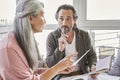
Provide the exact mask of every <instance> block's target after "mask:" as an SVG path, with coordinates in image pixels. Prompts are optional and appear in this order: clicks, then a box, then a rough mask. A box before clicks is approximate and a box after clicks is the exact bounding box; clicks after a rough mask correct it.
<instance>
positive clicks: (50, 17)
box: [40, 0, 73, 24]
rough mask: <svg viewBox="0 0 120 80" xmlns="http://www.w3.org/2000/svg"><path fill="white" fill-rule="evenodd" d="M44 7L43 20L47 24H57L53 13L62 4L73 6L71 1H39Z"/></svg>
mask: <svg viewBox="0 0 120 80" xmlns="http://www.w3.org/2000/svg"><path fill="white" fill-rule="evenodd" d="M40 1H42V2H43V3H44V6H45V8H44V9H45V19H46V23H47V24H57V22H56V20H55V12H56V10H57V8H58V7H59V6H60V5H62V4H71V5H72V4H73V0H40Z"/></svg>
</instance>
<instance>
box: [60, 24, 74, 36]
mask: <svg viewBox="0 0 120 80" xmlns="http://www.w3.org/2000/svg"><path fill="white" fill-rule="evenodd" d="M71 30H72V26H71V27H68V26H67V25H63V26H61V32H62V34H65V35H66V34H68V33H69V32H70V31H71Z"/></svg>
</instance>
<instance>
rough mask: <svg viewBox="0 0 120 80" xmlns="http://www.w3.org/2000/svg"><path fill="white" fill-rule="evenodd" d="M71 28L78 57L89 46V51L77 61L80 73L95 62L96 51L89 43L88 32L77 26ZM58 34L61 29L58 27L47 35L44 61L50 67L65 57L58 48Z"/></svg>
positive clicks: (86, 70)
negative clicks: (74, 36)
mask: <svg viewBox="0 0 120 80" xmlns="http://www.w3.org/2000/svg"><path fill="white" fill-rule="evenodd" d="M73 29H74V31H75V35H76V50H77V52H78V58H79V57H81V56H82V55H83V54H84V53H85V52H86V51H87V50H88V49H90V48H91V50H90V52H89V53H88V54H87V55H86V56H85V57H84V58H83V59H82V60H81V61H80V62H79V63H78V64H79V65H80V73H87V72H88V66H89V67H91V65H92V64H95V63H96V60H97V58H96V53H95V51H94V50H93V47H92V45H91V40H90V37H89V34H88V33H87V32H85V31H83V30H80V29H78V28H77V27H74V28H73ZM60 36H61V30H60V29H59V28H58V29H57V30H55V31H53V32H51V33H50V34H49V35H48V38H47V42H46V47H47V48H46V49H47V58H46V63H47V65H48V67H52V66H53V65H55V64H56V63H58V62H59V61H60V60H61V59H63V58H64V57H65V50H64V51H62V52H61V51H59V49H58V47H59V46H58V39H59V38H60Z"/></svg>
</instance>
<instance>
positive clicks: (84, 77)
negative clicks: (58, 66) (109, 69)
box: [60, 73, 120, 80]
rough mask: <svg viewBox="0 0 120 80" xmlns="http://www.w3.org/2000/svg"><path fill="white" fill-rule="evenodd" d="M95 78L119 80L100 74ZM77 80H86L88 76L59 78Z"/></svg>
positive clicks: (118, 79)
mask: <svg viewBox="0 0 120 80" xmlns="http://www.w3.org/2000/svg"><path fill="white" fill-rule="evenodd" d="M97 78H98V80H120V77H117V76H110V75H108V74H107V73H100V74H99V75H98V76H97ZM78 79H83V80H88V74H84V75H77V76H71V77H66V78H61V79H60V80H78Z"/></svg>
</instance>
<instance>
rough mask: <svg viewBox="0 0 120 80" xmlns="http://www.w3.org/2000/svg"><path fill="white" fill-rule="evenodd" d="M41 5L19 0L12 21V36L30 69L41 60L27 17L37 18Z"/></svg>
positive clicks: (37, 1)
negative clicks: (13, 35)
mask: <svg viewBox="0 0 120 80" xmlns="http://www.w3.org/2000/svg"><path fill="white" fill-rule="evenodd" d="M43 7H44V5H43V3H41V2H40V1H39V0H20V1H19V2H18V3H17V7H16V15H15V21H14V31H13V32H14V34H15V37H16V40H17V42H18V45H19V46H20V48H21V49H22V51H23V53H24V55H25V57H26V59H27V61H28V64H29V66H30V68H32V69H33V68H34V66H35V63H36V61H38V60H41V59H42V58H41V57H40V54H39V51H38V47H37V43H36V41H35V38H34V34H33V31H32V26H31V24H30V21H29V19H28V16H30V15H32V16H34V17H36V16H37V14H38V12H39V11H41V10H43Z"/></svg>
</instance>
